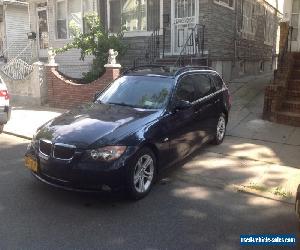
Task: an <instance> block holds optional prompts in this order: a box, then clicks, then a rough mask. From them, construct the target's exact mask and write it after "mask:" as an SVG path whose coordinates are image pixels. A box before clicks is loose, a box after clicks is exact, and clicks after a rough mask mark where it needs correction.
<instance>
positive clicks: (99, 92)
mask: <svg viewBox="0 0 300 250" xmlns="http://www.w3.org/2000/svg"><path fill="white" fill-rule="evenodd" d="M101 93H102V91H98V92H96V94H95V95H94V99H93V102H95V101H97V99H98V97H99V96H100V95H101Z"/></svg>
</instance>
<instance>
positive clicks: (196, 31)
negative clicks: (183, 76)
mask: <svg viewBox="0 0 300 250" xmlns="http://www.w3.org/2000/svg"><path fill="white" fill-rule="evenodd" d="M200 28H201V29H202V30H200ZM204 29H205V25H202V24H196V25H195V26H194V28H193V29H192V32H191V34H190V35H189V36H188V38H187V39H186V41H185V43H184V45H183V47H182V49H181V51H180V54H179V57H178V58H177V60H176V62H175V64H174V66H179V65H180V66H182V60H183V58H184V56H191V59H192V56H195V55H197V53H199V52H200V51H201V56H203V55H204ZM200 31H202V32H201V34H200ZM199 38H200V39H201V42H200V39H199ZM188 48H189V49H188Z"/></svg>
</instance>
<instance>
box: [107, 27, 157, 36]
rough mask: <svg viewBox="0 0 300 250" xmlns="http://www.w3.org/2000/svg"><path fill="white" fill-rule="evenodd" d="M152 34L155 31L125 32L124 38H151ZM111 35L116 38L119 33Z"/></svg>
mask: <svg viewBox="0 0 300 250" xmlns="http://www.w3.org/2000/svg"><path fill="white" fill-rule="evenodd" d="M161 30H162V29H161ZM152 33H153V31H124V37H138V36H151V35H152ZM109 35H115V36H116V35H117V33H109Z"/></svg>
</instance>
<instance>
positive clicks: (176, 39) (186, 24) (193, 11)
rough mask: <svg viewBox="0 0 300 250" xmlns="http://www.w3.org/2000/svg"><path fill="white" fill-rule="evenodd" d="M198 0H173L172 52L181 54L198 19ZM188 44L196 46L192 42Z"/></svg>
mask: <svg viewBox="0 0 300 250" xmlns="http://www.w3.org/2000/svg"><path fill="white" fill-rule="evenodd" d="M198 2H199V1H196V0H172V52H173V54H180V52H181V50H182V48H183V46H184V45H185V43H186V41H187V39H188V38H189V36H190V34H191V32H192V30H193V28H194V27H195V25H196V23H197V19H198ZM188 46H194V43H192V42H191V43H190V45H188Z"/></svg>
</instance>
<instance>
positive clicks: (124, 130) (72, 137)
mask: <svg viewBox="0 0 300 250" xmlns="http://www.w3.org/2000/svg"><path fill="white" fill-rule="evenodd" d="M160 113H161V112H160V111H157V110H144V109H143V110H142V109H135V108H131V107H125V106H118V105H107V104H96V103H92V104H86V105H82V106H80V107H78V108H76V109H73V110H71V111H69V112H66V113H64V114H63V115H61V116H59V117H57V118H55V119H53V120H51V121H50V122H48V123H47V124H45V125H44V126H43V127H42V128H40V129H39V130H38V132H37V134H36V139H47V140H50V141H52V142H54V143H65V144H72V145H76V146H77V147H81V148H86V147H88V146H90V145H92V144H93V143H95V142H98V141H99V140H100V139H101V141H102V143H101V142H100V144H109V143H110V142H111V141H114V143H115V142H116V141H118V140H121V139H122V138H124V136H126V135H128V134H131V133H132V132H135V131H137V130H138V129H139V128H142V127H143V126H144V125H146V124H147V123H150V122H151V121H153V120H155V119H157V117H158V116H159V115H160ZM107 140H109V141H107Z"/></svg>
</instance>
